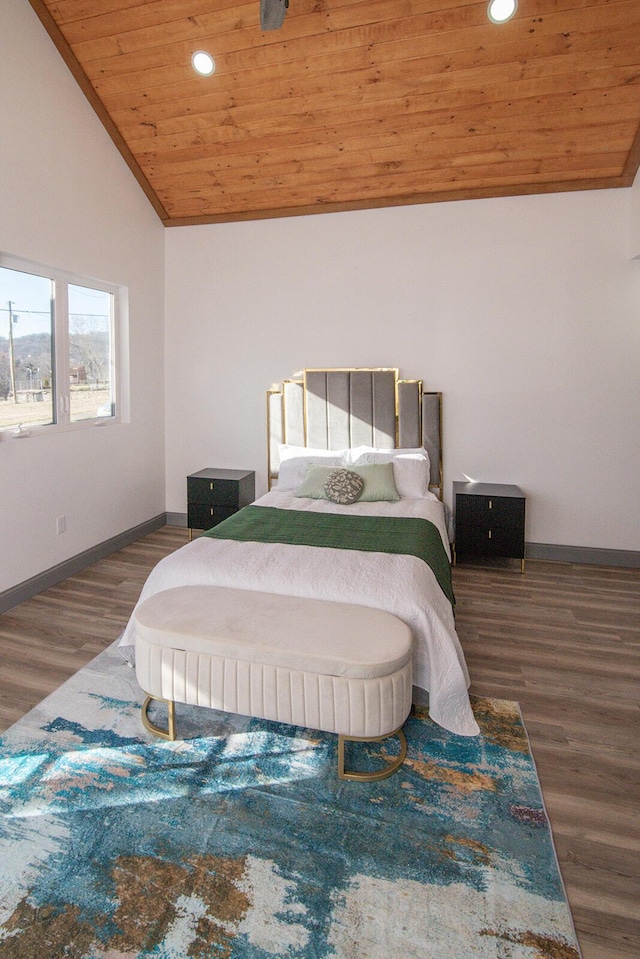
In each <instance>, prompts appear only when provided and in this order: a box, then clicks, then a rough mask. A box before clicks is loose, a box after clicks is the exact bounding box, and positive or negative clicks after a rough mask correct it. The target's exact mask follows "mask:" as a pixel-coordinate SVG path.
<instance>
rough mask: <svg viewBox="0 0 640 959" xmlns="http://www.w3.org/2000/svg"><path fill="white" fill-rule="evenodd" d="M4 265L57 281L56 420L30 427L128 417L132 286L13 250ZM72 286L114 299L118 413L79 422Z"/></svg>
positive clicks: (9, 429) (3, 257)
mask: <svg viewBox="0 0 640 959" xmlns="http://www.w3.org/2000/svg"><path fill="white" fill-rule="evenodd" d="M0 266H2V267H6V268H7V269H9V270H17V271H19V272H21V273H31V274H33V275H34V276H40V277H45V278H46V279H50V280H51V281H52V282H53V289H54V294H53V297H52V330H51V338H52V350H51V352H52V355H51V370H52V374H53V384H52V389H53V403H52V414H53V417H54V422H53V423H43V424H40V425H35V424H34V425H33V426H29V427H28V431H27V432H28V433H29V434H30V435H34V436H36V435H38V434H43V433H44V434H51V433H52V432H61V431H68V430H83V429H92V428H94V427H96V426H99V427H109V426H113V425H114V424H119V423H125V422H128V419H129V417H128V409H129V403H128V377H127V376H126V371H127V369H128V363H127V358H126V355H125V343H126V337H125V329H126V325H127V320H128V316H127V308H128V290H127V288H126V287H124V286H119V285H118V284H115V283H110V282H107V281H103V280H97V279H95V278H93V277H87V276H81V275H80V274H77V273H69V272H67V271H66V270H60V269H57V268H55V267H50V266H45V265H44V264H41V263H35V262H33V261H31V260H23V259H21V258H19V257H16V256H13V255H11V254H9V253H2V252H0ZM69 286H80V287H85V288H86V289H90V290H97V291H99V292H101V293H110V294H111V297H112V298H111V302H112V306H113V308H112V315H111V345H112V349H111V351H110V357H109V363H110V370H109V374H110V385H111V399H112V404H113V406H114V407H115V410H114V415H111V416H104V417H91V418H87V419H83V420H78V421H75V422H72V421H71V390H70V376H69V372H70V364H69ZM15 432H16V428H15V427H14V426H6V427H2V426H0V434H11V433H15Z"/></svg>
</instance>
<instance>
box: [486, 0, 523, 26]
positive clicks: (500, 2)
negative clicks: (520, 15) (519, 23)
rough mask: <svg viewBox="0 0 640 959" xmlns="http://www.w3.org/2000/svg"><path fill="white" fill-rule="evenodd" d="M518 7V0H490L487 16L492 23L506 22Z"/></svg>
mask: <svg viewBox="0 0 640 959" xmlns="http://www.w3.org/2000/svg"><path fill="white" fill-rule="evenodd" d="M517 9H518V0H490V2H489V7H488V9H487V16H488V17H489V19H490V20H491V22H492V23H506V22H507V20H510V19H511V17H512V16H513V15H514V13H515V12H516V10H517Z"/></svg>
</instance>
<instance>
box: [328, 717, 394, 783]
mask: <svg viewBox="0 0 640 959" xmlns="http://www.w3.org/2000/svg"><path fill="white" fill-rule="evenodd" d="M390 736H397V737H398V739H399V740H400V753H399V755H398V756H397V757H396V758H395V759H393V760H391V762H390V763H388V764H387V765H386V766H385V767H384V769H381V770H379V772H377V773H356V772H346V771H345V768H344V744H345V742H346V741H347V740H348V741H349V742H353V743H381V742H382V741H383V740H385V739H389V737H390ZM406 755H407V738H406V736H405V734H404V732H403V731H402V728H400V729H396V730H394V732H392V733H387V735H386V736H367V737H360V736H343V735H342V734H340V735H339V736H338V779H350V780H353V781H355V782H363V783H372V782H376V781H377V780H378V779H386V778H387V776H391V774H392V773H394V772H395V771H396V769H399V768H400V766H402V764H403V762H404V761H405V757H406Z"/></svg>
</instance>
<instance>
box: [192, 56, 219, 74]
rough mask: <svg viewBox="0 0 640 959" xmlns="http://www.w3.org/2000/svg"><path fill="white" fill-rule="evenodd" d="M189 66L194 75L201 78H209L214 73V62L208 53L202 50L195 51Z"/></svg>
mask: <svg viewBox="0 0 640 959" xmlns="http://www.w3.org/2000/svg"><path fill="white" fill-rule="evenodd" d="M191 65H192V66H193V69H194V70H195V71H196V73H199V74H200V75H201V76H203V77H210V76H211V74H212V73H213V72H214V71H215V68H216V62H215V60H214V59H213V57H212V56H211V54H210V53H206V52H205V51H204V50H197V51H196V53H194V54H193V55H192V57H191Z"/></svg>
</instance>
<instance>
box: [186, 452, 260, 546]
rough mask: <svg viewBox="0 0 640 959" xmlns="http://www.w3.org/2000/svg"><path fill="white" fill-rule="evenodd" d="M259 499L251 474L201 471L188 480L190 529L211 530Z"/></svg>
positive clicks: (244, 471)
mask: <svg viewBox="0 0 640 959" xmlns="http://www.w3.org/2000/svg"><path fill="white" fill-rule="evenodd" d="M255 498H256V474H255V473H254V472H253V471H249V470H214V469H206V470H200V472H199V473H191V475H190V476H187V526H188V527H189V538H191V537H192V535H193V532H192V531H193V530H194V529H211V527H212V526H217V524H218V523H221V522H222V520H223V519H227V518H228V517H229V516H232V515H233V514H234V513H237V512H238V510H239V509H241V508H242V507H243V506H248V505H249V503H253V501H254V499H255Z"/></svg>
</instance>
